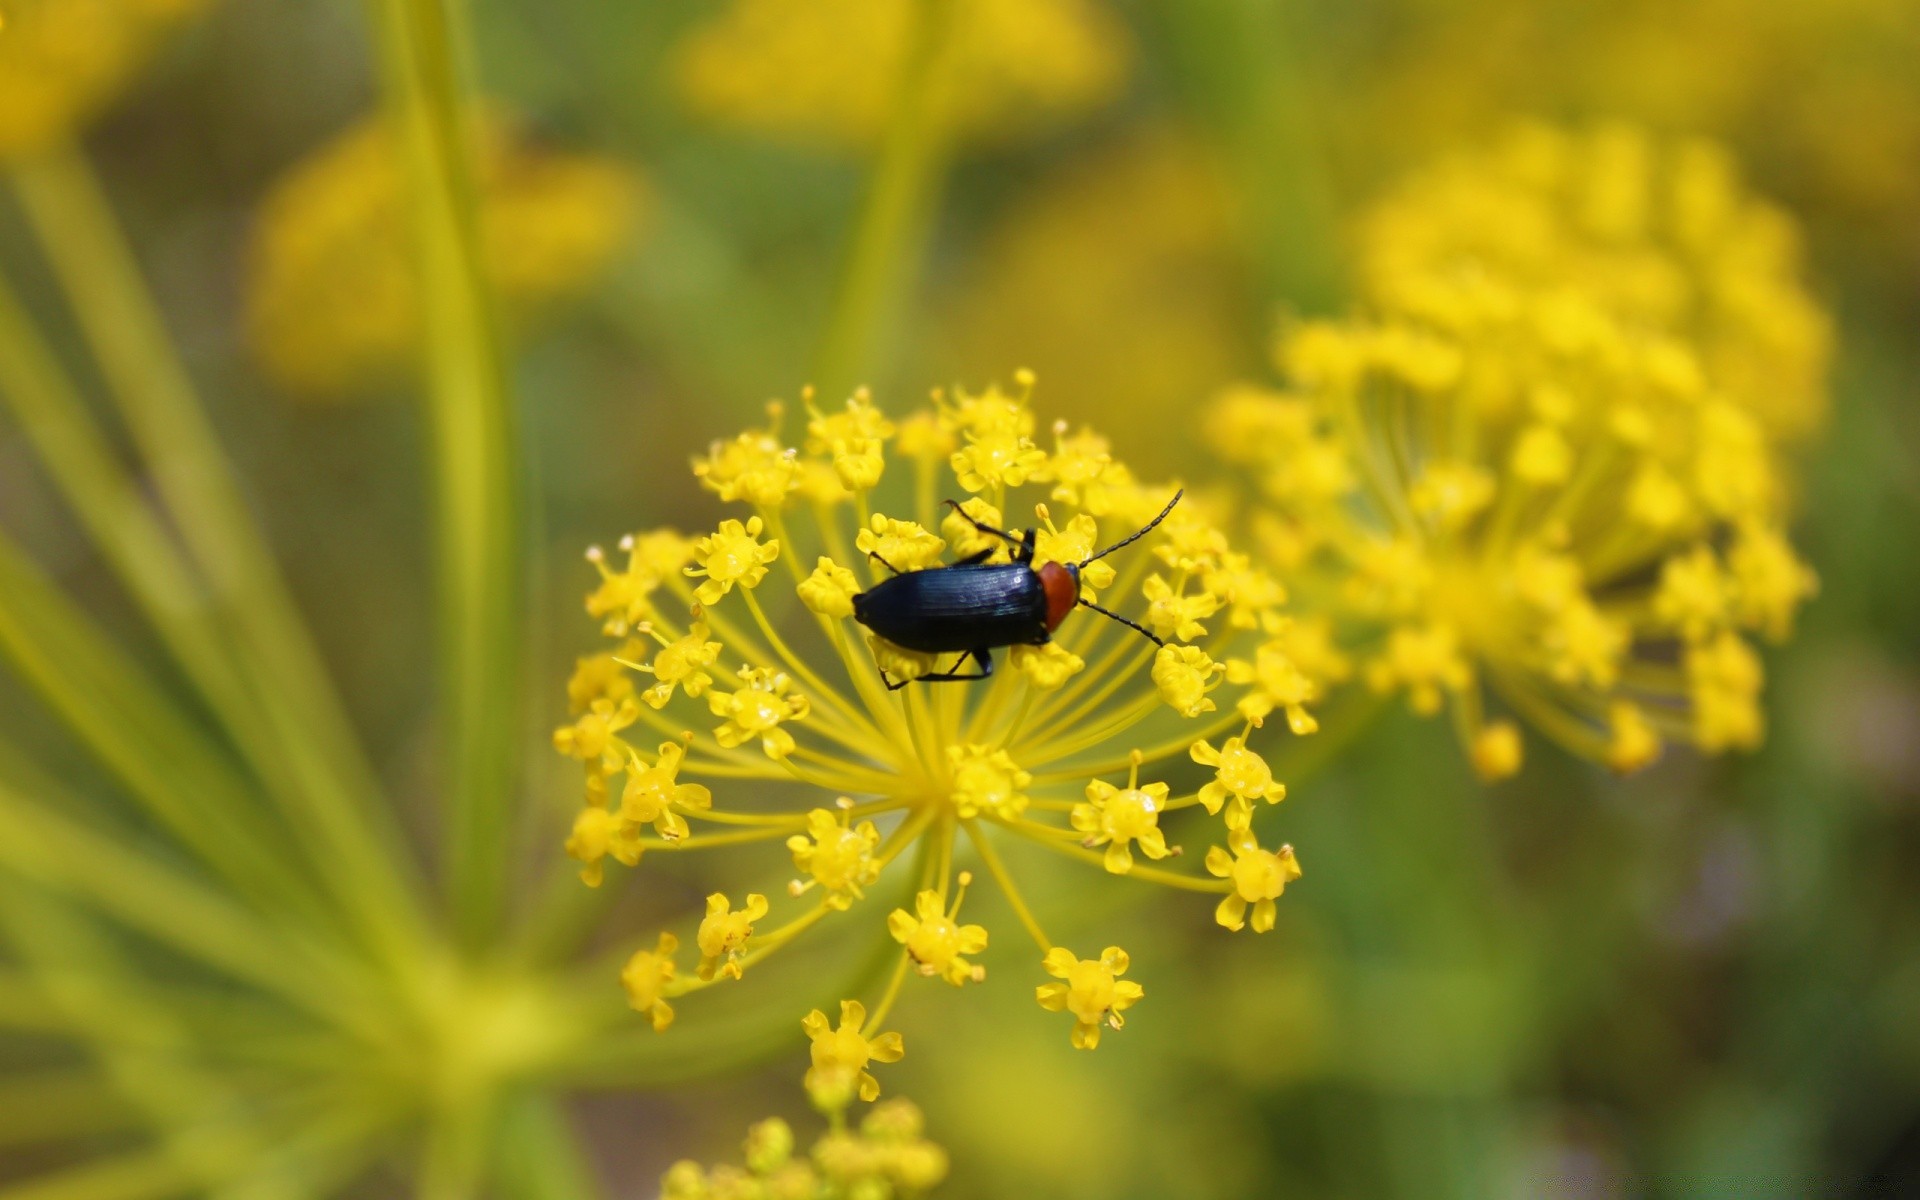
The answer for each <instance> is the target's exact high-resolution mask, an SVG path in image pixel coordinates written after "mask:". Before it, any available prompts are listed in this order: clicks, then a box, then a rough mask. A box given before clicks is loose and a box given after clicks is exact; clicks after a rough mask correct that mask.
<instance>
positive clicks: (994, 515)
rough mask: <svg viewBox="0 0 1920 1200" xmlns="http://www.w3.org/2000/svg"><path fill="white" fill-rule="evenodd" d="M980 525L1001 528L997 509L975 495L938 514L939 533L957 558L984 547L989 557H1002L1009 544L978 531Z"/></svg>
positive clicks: (995, 559) (978, 551)
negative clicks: (942, 515) (941, 515)
mask: <svg viewBox="0 0 1920 1200" xmlns="http://www.w3.org/2000/svg"><path fill="white" fill-rule="evenodd" d="M975 522H978V524H975ZM981 525H990V526H992V527H993V528H995V529H1000V528H1003V527H1004V521H1003V520H1002V518H1001V515H1000V510H999V509H997V508H995V507H994V506H993V505H991V504H988V503H987V502H986V501H985V500H982V499H981V498H980V497H978V496H968V497H967V498H966V499H965V500H962V501H960V502H959V504H958V506H957V507H951V508H949V509H948V510H947V515H946V516H944V517H942V518H940V536H941V537H942V538H944V539H945V540H946V543H947V546H948V548H949V549H951V550H952V551H953V553H954V555H955V556H956V557H958V558H971V557H973V556H974V555H976V554H978V553H980V552H981V551H982V550H985V551H988V552H989V555H990V556H991V561H996V562H999V561H1005V560H1006V558H1007V556H1008V554H1009V553H1010V552H1011V548H1010V547H1009V546H1008V545H1007V543H1006V542H1005V541H1003V540H1002V539H1000V538H997V537H994V536H993V535H992V534H990V533H982V532H981V531H980V526H981Z"/></svg>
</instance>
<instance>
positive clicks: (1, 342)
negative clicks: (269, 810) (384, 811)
mask: <svg viewBox="0 0 1920 1200" xmlns="http://www.w3.org/2000/svg"><path fill="white" fill-rule="evenodd" d="M0 396H4V398H5V400H6V402H7V404H8V405H9V407H10V408H11V409H12V411H13V412H14V414H15V416H16V417H17V418H18V420H19V421H20V424H21V428H22V429H23V430H24V431H25V432H26V433H27V435H28V437H29V438H30V439H31V441H32V443H33V446H34V449H35V450H36V452H37V453H38V455H39V457H40V459H41V461H42V462H44V463H45V464H46V467H47V470H48V472H49V473H50V474H51V475H52V477H53V478H54V480H55V482H56V483H57V484H58V485H59V486H60V489H61V491H62V494H63V495H64V496H65V497H66V499H67V501H68V503H69V504H70V505H71V506H72V508H73V510H74V513H75V514H76V515H77V516H78V517H79V518H80V522H81V524H82V525H83V526H84V527H85V528H86V530H87V532H88V535H89V536H90V537H91V538H92V540H93V541H94V543H95V545H97V546H98V547H99V548H100V550H101V553H102V554H103V556H104V557H105V559H106V561H107V562H108V563H109V564H110V565H111V566H112V567H113V568H114V570H115V572H116V573H117V574H118V575H119V576H120V578H121V579H122V580H124V581H125V583H126V585H127V589H128V591H129V592H130V593H132V595H133V596H134V598H135V599H136V600H137V601H138V602H139V603H140V605H141V609H142V611H143V612H144V613H145V614H146V616H147V618H148V619H149V620H150V621H151V622H152V624H153V626H154V628H155V630H157V631H158V632H159V634H160V635H161V638H162V640H163V641H164V642H165V643H166V646H167V649H168V651H169V652H170V653H171V654H172V655H173V657H174V659H175V660H176V661H177V662H178V663H179V664H180V666H181V668H182V670H183V671H184V672H185V674H186V675H187V677H188V679H190V680H191V681H192V682H193V685H194V686H195V688H196V689H197V690H198V691H199V692H200V694H201V695H202V696H204V697H205V698H206V700H207V702H208V705H209V706H210V707H211V708H212V710H213V712H214V713H215V715H216V716H217V717H218V718H219V719H220V721H221V723H222V724H223V725H224V726H225V727H226V729H227V730H228V732H229V733H231V734H232V736H233V739H234V742H235V743H236V745H237V746H238V747H239V749H240V750H241V752H242V754H243V755H244V756H245V757H246V759H247V761H248V762H249V764H250V765H251V766H252V767H253V770H254V773H255V774H256V775H257V776H258V777H259V778H260V779H261V780H263V781H265V786H266V789H267V790H268V792H269V794H271V795H272V796H273V797H274V798H275V799H276V800H278V801H280V802H281V804H282V807H283V808H284V809H285V810H286V814H287V818H288V820H289V822H290V823H291V824H292V825H293V827H294V828H295V829H297V830H299V832H300V835H301V836H300V838H299V841H300V842H302V843H304V844H306V845H308V846H310V847H311V848H312V849H313V851H314V853H315V856H316V858H317V859H318V860H319V865H320V867H321V868H322V869H323V871H324V873H325V874H326V876H327V877H328V878H330V879H333V880H336V881H337V885H336V888H335V891H336V893H337V895H338V896H339V897H340V899H341V901H342V904H343V906H344V907H346V908H348V910H349V911H351V912H353V913H354V914H355V916H356V917H357V919H358V921H359V923H360V925H361V926H362V927H363V928H365V929H366V930H368V931H369V932H370V934H371V935H372V936H373V937H374V938H375V939H376V942H380V943H388V942H391V941H392V939H393V931H394V925H395V915H396V914H404V913H405V912H406V911H408V910H407V906H406V905H405V904H403V903H402V902H401V901H402V896H403V893H402V892H401V890H400V888H399V887H398V884H397V877H396V875H395V872H394V864H395V862H396V861H397V860H396V859H395V858H394V856H392V855H388V854H383V853H382V851H381V847H380V846H378V845H377V844H376V842H375V841H374V839H372V838H371V837H370V836H369V834H368V827H367V826H366V824H365V823H364V821H362V820H360V819H359V816H358V815H357V814H356V812H355V811H354V807H353V802H352V801H351V799H350V798H349V797H348V795H347V794H346V793H345V792H343V791H342V790H341V789H339V788H337V787H335V786H332V784H331V782H330V781H328V780H326V779H324V778H320V777H319V776H320V774H321V773H320V772H317V771H316V770H314V769H312V768H313V764H312V763H311V760H310V759H309V758H308V756H307V752H308V749H309V748H310V745H311V743H310V742H309V740H308V739H307V738H306V737H305V736H304V731H302V730H300V729H297V728H291V727H289V722H290V721H291V719H292V718H291V716H290V714H287V713H285V711H284V710H283V709H282V708H281V707H280V706H279V705H278V704H277V703H276V702H275V701H274V700H273V699H272V693H273V687H274V683H273V681H272V680H270V679H269V680H264V681H262V680H255V681H251V683H250V681H249V680H247V679H245V678H244V677H243V676H242V675H241V673H240V672H239V671H237V670H236V664H235V662H234V659H233V657H232V655H231V653H230V648H229V646H228V645H227V644H226V638H225V636H224V634H223V631H222V626H223V624H230V623H231V622H232V618H233V614H232V613H231V612H224V613H223V612H216V611H215V610H214V608H213V607H212V606H210V605H209V603H208V600H207V597H206V594H205V588H204V586H203V585H202V583H201V581H200V580H199V579H198V578H196V577H195V575H194V573H193V572H192V571H191V570H190V569H189V568H188V567H187V565H186V564H185V563H184V562H183V561H182V560H181V558H180V555H179V553H178V551H177V550H176V548H175V542H174V539H173V537H172V534H171V532H170V531H169V530H168V529H166V528H165V527H164V526H163V525H162V524H161V523H160V522H159V521H158V520H157V519H156V517H155V516H154V514H153V512H152V510H151V509H150V508H149V507H148V505H147V503H146V501H145V499H144V497H142V496H141V494H140V490H139V488H138V486H137V485H136V484H135V482H134V480H133V479H132V477H131V476H130V475H129V474H128V473H127V472H126V471H125V469H124V468H122V467H121V465H120V464H119V462H118V461H117V460H116V458H115V455H114V453H113V451H112V449H111V447H110V445H109V443H108V441H107V438H106V436H105V434H104V433H103V432H102V431H101V429H100V428H99V426H98V425H97V424H96V423H95V422H94V420H93V418H92V416H91V415H90V414H89V413H88V411H87V407H86V405H85V403H84V402H83V401H82V400H81V398H80V396H79V394H78V393H77V391H76V389H75V388H74V386H73V383H72V381H71V379H70V378H69V377H68V375H67V373H66V371H65V370H64V369H63V368H62V367H61V365H60V363H59V361H58V360H57V359H56V358H55V357H54V355H53V353H52V351H51V349H50V348H49V347H48V345H47V342H46V339H45V337H44V336H43V335H42V334H41V331H40V330H39V328H38V326H37V325H36V324H35V323H34V321H33V319H32V318H31V316H30V315H29V314H28V313H27V311H26V310H25V308H24V307H23V306H22V305H21V304H20V303H19V301H18V299H17V298H16V297H15V296H14V294H13V292H12V290H11V289H10V288H8V287H7V285H6V283H5V281H4V280H0ZM16 555H17V552H16V551H15V550H14V548H13V547H12V546H11V545H6V544H0V559H5V558H14V557H16ZM26 569H27V568H26V564H25V562H24V560H21V561H19V562H18V563H17V566H16V564H12V563H5V564H0V572H6V571H11V570H17V571H19V572H20V573H21V575H22V576H23V582H22V583H21V585H20V586H21V588H22V592H21V594H20V595H18V596H9V597H7V599H8V600H11V601H14V602H16V603H17V604H18V605H19V606H20V607H21V608H22V609H25V608H28V607H30V606H29V604H28V601H29V598H30V597H31V596H34V595H35V593H36V592H37V594H38V598H39V599H40V600H41V601H42V602H43V603H42V604H41V605H40V607H42V608H43V609H45V610H46V612H45V613H44V614H43V616H44V617H45V618H48V619H52V620H56V621H57V618H56V617H54V614H53V611H52V610H53V609H54V608H55V607H56V606H58V605H60V603H61V598H60V597H59V596H58V594H57V593H55V592H54V591H53V590H52V589H50V588H45V587H44V585H41V586H40V587H39V588H37V589H36V588H35V587H34V585H33V584H30V583H27V582H25V581H24V572H25V571H26ZM20 615H21V616H26V615H27V614H26V613H25V612H22V613H21V614H20ZM0 619H4V618H0ZM43 628H44V623H43ZM71 636H72V638H73V639H74V640H76V641H77V640H80V639H81V638H83V637H84V636H85V631H82V630H80V629H79V628H78V626H77V623H76V625H75V627H74V629H73V631H72V634H71ZM0 640H4V635H3V634H0ZM56 644H57V643H56ZM49 648H50V646H45V645H39V644H27V645H23V646H21V647H20V649H21V653H19V654H16V660H17V661H18V662H20V665H21V667H22V670H23V671H25V672H27V673H29V674H31V673H33V668H32V667H31V666H29V665H27V663H26V662H25V661H22V660H24V659H25V658H27V657H29V656H33V657H38V656H41V655H43V654H44V653H45V652H46V651H47V650H48V649H49ZM52 665H53V666H54V669H55V670H57V671H58V672H60V673H62V674H68V675H70V674H71V673H72V667H73V666H74V665H75V664H69V663H63V662H59V661H58V659H57V658H56V659H55V660H54V663H53V664H52ZM36 682H39V681H36ZM255 685H258V686H255ZM43 690H44V689H43ZM52 699H53V697H51V696H49V700H52ZM153 701H154V703H155V704H156V705H157V706H159V707H168V702H167V701H166V700H164V699H161V698H160V697H159V696H158V695H155V696H154V697H153ZM100 707H101V701H100V699H99V698H98V697H95V698H93V699H92V700H89V701H85V702H83V704H82V705H81V707H79V708H78V709H76V710H74V711H73V712H71V713H69V714H68V717H69V720H71V721H74V722H76V727H78V726H79V725H80V724H84V723H89V722H91V723H93V724H95V725H98V724H100V716H99V710H100ZM162 723H165V720H164V719H163V721H162ZM118 732H119V731H118V730H115V729H111V728H99V729H85V730H83V733H85V734H87V735H89V736H102V737H114V736H116V735H117V734H118ZM103 757H105V756H104V755H103ZM230 819H231V820H233V821H234V823H235V824H240V823H242V821H243V820H244V818H242V817H240V815H239V814H237V813H236V814H230ZM190 844H191V843H190ZM343 864H344V865H345V866H346V868H347V869H345V870H343V869H342V866H343ZM289 882H291V881H289ZM283 890H284V889H283ZM403 953H404V952H396V954H403Z"/></svg>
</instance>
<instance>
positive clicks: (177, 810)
mask: <svg viewBox="0 0 1920 1200" xmlns="http://www.w3.org/2000/svg"><path fill="white" fill-rule="evenodd" d="M0 655H5V656H6V657H7V658H9V659H11V660H12V663H13V666H14V669H15V670H16V671H17V672H18V673H19V675H20V677H21V678H22V679H23V680H24V681H25V682H26V683H27V684H28V686H30V687H32V688H33V689H34V690H35V691H37V692H38V693H39V694H40V696H41V698H42V699H43V700H44V701H45V702H46V704H47V706H48V707H49V708H50V709H52V710H53V712H54V713H55V714H56V715H57V716H58V717H60V718H61V719H62V720H64V721H65V722H66V724H67V726H68V727H69V728H70V729H71V730H72V731H73V732H74V733H75V734H76V735H77V736H78V737H79V739H80V740H81V741H82V743H83V744H85V745H86V747H87V748H88V749H89V750H91V751H92V752H93V754H94V755H95V756H96V757H97V758H98V759H99V760H100V761H101V762H102V763H103V764H105V765H106V767H107V768H108V770H110V771H112V772H113V773H114V774H115V775H117V776H118V777H119V778H120V780H121V782H122V783H123V784H125V786H126V787H127V789H128V791H129V792H130V793H131V794H132V796H133V797H134V798H135V799H136V800H138V801H139V802H140V803H141V805H142V807H144V808H145V809H146V811H147V812H148V813H149V814H150V815H151V816H153V817H154V818H155V819H156V820H157V821H159V822H160V823H161V824H162V825H164V826H165V827H166V828H167V829H168V830H169V831H170V832H171V833H172V834H173V836H174V837H175V838H176V839H178V841H179V842H180V844H181V845H183V846H185V847H187V848H188V849H190V850H191V851H193V852H194V854H196V855H197V856H198V857H199V858H200V859H201V860H202V861H203V862H205V863H206V864H207V865H208V866H209V867H211V868H212V869H213V870H215V871H216V872H218V873H219V874H220V875H221V876H222V877H224V878H225V879H226V880H228V881H229V882H230V883H231V884H233V886H234V887H235V889H236V890H237V891H239V892H240V893H241V894H242V895H245V896H247V897H248V898H250V899H251V900H253V901H254V902H256V903H264V904H266V905H268V906H271V907H272V908H273V909H275V910H277V911H281V912H296V913H305V914H309V915H316V910H315V908H314V905H313V897H312V895H311V893H310V892H309V891H308V890H307V889H306V888H305V887H304V886H303V880H302V878H301V876H300V874H299V872H298V871H296V870H295V869H294V867H293V866H292V865H291V863H290V862H289V860H288V859H287V858H286V856H285V855H284V853H283V852H282V847H283V844H284V842H285V834H284V832H282V831H279V830H276V829H275V828H274V827H273V826H272V825H271V824H269V823H268V822H265V821H263V820H262V819H261V815H260V813H259V811H258V802H257V799H256V796H255V794H254V792H253V790H252V788H251V787H250V785H249V784H248V783H247V782H246V781H245V780H244V779H243V778H242V777H241V776H240V775H239V774H238V773H237V772H236V771H235V770H234V769H233V767H232V766H231V765H230V763H229V761H228V759H227V757H226V756H225V755H224V754H222V753H221V751H220V749H219V748H218V747H217V746H216V745H215V744H214V743H213V742H212V741H210V740H209V739H208V738H207V737H206V736H205V735H204V734H203V732H202V731H201V730H200V729H199V728H197V727H196V726H195V725H194V724H193V723H192V722H190V721H188V720H187V719H186V718H184V717H183V716H182V715H181V714H180V712H179V710H178V708H177V707H176V706H174V705H173V704H172V703H170V702H169V701H168V699H167V698H166V696H165V695H164V694H163V693H161V692H160V690H159V689H158V687H157V686H156V685H155V684H154V683H153V682H152V680H151V679H150V678H149V677H148V676H147V675H146V674H145V673H144V672H143V671H141V670H140V669H139V668H138V667H137V666H135V665H134V663H133V662H132V661H130V660H129V659H127V658H126V657H125V656H123V655H121V654H120V653H119V652H118V651H117V650H116V649H115V648H114V647H113V646H112V644H111V643H109V642H108V641H107V640H106V639H105V638H104V637H103V636H102V635H101V634H100V632H99V631H98V630H97V629H96V628H94V627H93V625H92V624H91V622H89V621H88V620H87V619H86V618H85V617H84V616H82V615H81V614H80V613H79V612H78V611H77V610H76V609H74V608H73V607H72V605H71V604H70V603H68V602H67V600H66V598H65V597H64V596H62V595H61V594H60V593H59V592H58V591H57V590H56V589H55V588H54V587H53V586H52V585H51V584H49V583H48V582H47V581H46V579H45V578H44V577H43V576H41V575H40V573H39V572H38V571H37V570H35V569H34V568H33V567H32V565H31V564H30V563H28V562H27V560H26V558H25V556H24V555H22V554H21V553H20V551H19V549H18V548H17V547H16V546H14V544H13V543H12V541H11V540H9V539H8V538H6V537H5V536H4V535H0Z"/></svg>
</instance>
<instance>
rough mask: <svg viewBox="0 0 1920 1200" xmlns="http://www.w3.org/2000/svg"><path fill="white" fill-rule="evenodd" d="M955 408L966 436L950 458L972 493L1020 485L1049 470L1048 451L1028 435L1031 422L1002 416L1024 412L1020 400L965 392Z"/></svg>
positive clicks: (955, 418)
mask: <svg viewBox="0 0 1920 1200" xmlns="http://www.w3.org/2000/svg"><path fill="white" fill-rule="evenodd" d="M954 411H955V413H956V416H955V417H954V424H955V425H956V426H957V427H958V428H959V429H961V430H962V431H963V438H962V443H961V446H960V448H959V449H958V450H955V451H954V452H953V455H952V458H951V460H950V461H951V462H952V465H953V474H954V478H955V479H957V480H958V481H959V483H960V486H961V487H963V488H965V489H967V490H968V491H970V492H982V491H986V490H988V489H997V488H1009V487H1019V486H1021V485H1022V484H1024V483H1026V482H1027V480H1029V479H1033V478H1036V477H1037V475H1038V473H1039V472H1040V471H1042V470H1044V469H1045V466H1046V462H1047V452H1046V451H1045V450H1042V449H1040V448H1039V447H1038V446H1036V445H1034V444H1033V439H1032V437H1030V436H1028V435H1029V434H1030V433H1031V431H1032V423H1031V421H1030V420H1027V421H1015V420H1004V419H1000V417H999V416H998V414H999V413H1002V412H1008V411H1012V412H1020V413H1024V411H1025V410H1024V408H1020V407H1018V405H1017V403H1016V402H1014V401H1011V400H1008V399H1006V398H1005V397H1002V396H1000V395H999V393H997V392H993V391H989V392H988V393H986V394H985V395H984V396H979V397H972V396H966V395H962V396H961V397H960V401H959V406H958V407H957V408H956V409H955V410H954Z"/></svg>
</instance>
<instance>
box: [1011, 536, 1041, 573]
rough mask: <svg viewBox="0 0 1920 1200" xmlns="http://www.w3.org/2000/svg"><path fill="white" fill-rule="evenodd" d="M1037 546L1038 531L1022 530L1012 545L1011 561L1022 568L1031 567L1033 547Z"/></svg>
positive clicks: (1038, 539)
mask: <svg viewBox="0 0 1920 1200" xmlns="http://www.w3.org/2000/svg"><path fill="white" fill-rule="evenodd" d="M1039 544H1040V531H1039V530H1038V529H1028V530H1024V531H1023V532H1022V534H1021V536H1020V538H1019V540H1018V541H1016V542H1014V544H1013V561H1014V562H1017V563H1019V564H1020V565H1021V566H1023V567H1030V566H1032V565H1033V551H1034V547H1036V546H1038V545H1039Z"/></svg>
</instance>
